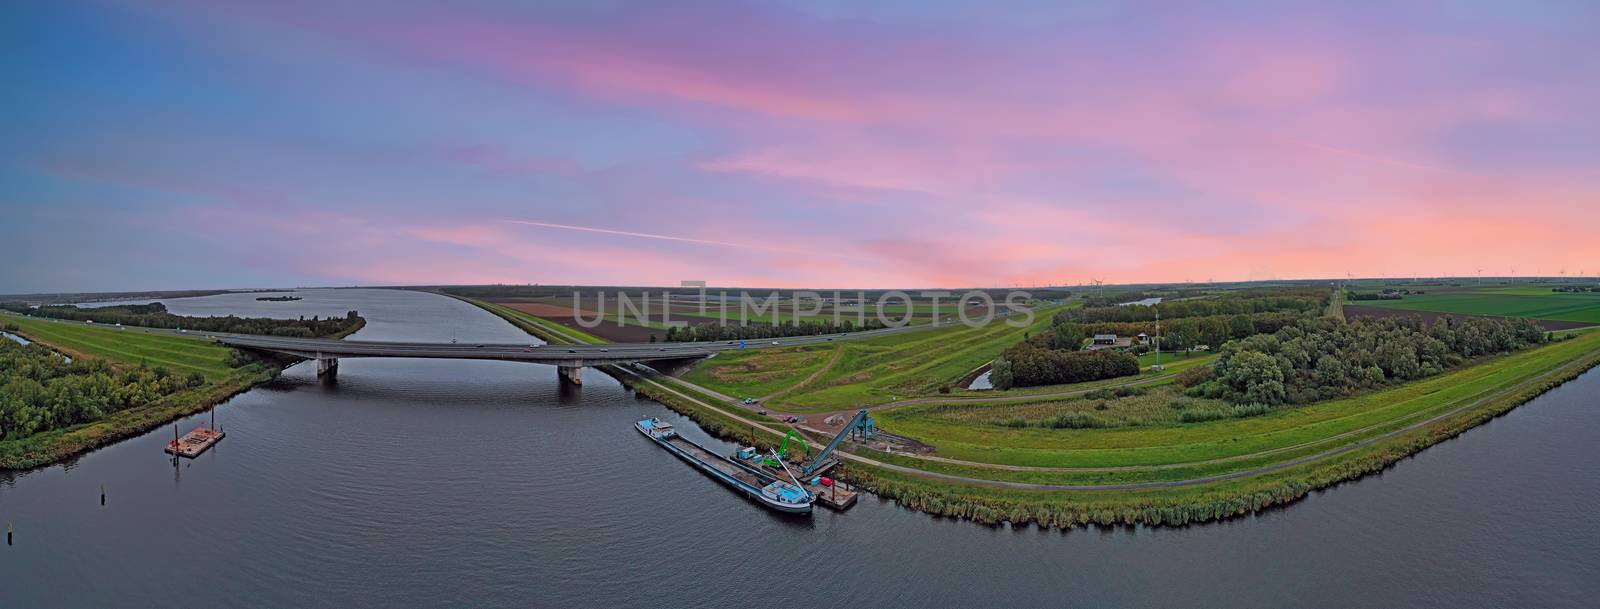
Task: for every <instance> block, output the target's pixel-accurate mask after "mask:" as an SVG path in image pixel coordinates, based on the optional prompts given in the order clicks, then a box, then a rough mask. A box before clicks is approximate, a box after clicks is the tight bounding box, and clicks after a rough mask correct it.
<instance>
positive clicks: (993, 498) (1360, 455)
mask: <svg viewBox="0 0 1600 609" xmlns="http://www.w3.org/2000/svg"><path fill="white" fill-rule="evenodd" d="M1597 366H1600V350H1596V351H1590V352H1588V353H1585V354H1583V355H1580V356H1578V357H1576V358H1574V359H1572V360H1568V361H1567V362H1565V363H1562V364H1559V365H1557V366H1556V367H1553V368H1551V369H1549V370H1547V371H1545V372H1543V373H1540V374H1538V375H1536V376H1533V377H1530V378H1528V379H1526V380H1524V381H1522V382H1520V383H1518V384H1517V385H1515V386H1513V387H1510V388H1507V389H1504V390H1502V391H1500V392H1499V393H1496V394H1491V395H1489V396H1486V397H1482V398H1479V399H1478V400H1475V401H1472V402H1470V403H1468V404H1466V405H1463V406H1461V407H1459V408H1457V409H1455V410H1452V411H1449V412H1446V413H1444V414H1441V415H1438V416H1435V417H1432V418H1430V419H1428V420H1425V421H1422V422H1420V423H1416V424H1413V425H1411V426H1407V427H1404V428H1401V429H1399V430H1395V431H1394V432H1391V433H1389V434H1387V435H1384V436H1379V437H1377V438H1373V439H1369V440H1367V441H1363V442H1358V443H1354V444H1348V445H1345V446H1341V447H1336V448H1334V449H1330V450H1329V451H1325V452H1322V453H1317V454H1315V455H1311V456H1309V457H1305V458H1300V459H1295V460H1291V461H1285V462H1280V463H1273V464H1268V465H1267V466H1264V467H1262V468H1257V469H1256V470H1246V471H1244V472H1236V473H1232V474H1229V475H1226V476H1222V477H1213V478H1214V479H1213V478H1200V479H1194V480H1180V481H1174V482H1172V483H1160V484H1154V485H1148V486H1147V485H1133V486H1131V487H1127V488H1123V485H1105V486H1103V487H1095V486H1093V485H1085V486H1084V487H1082V488H1076V489H1070V490H1068V489H1052V488H1050V485H1043V484H1030V483H1018V482H1010V481H1003V480H988V479H981V478H969V477H965V476H960V475H956V474H947V473H943V472H937V471H931V470H923V469H920V468H913V467H908V466H904V465H898V464H894V463H886V462H881V461H878V460H876V459H872V458H870V457H866V456H862V455H859V454H856V453H849V452H845V451H842V450H841V451H840V452H841V455H842V456H843V457H844V458H846V459H849V460H850V461H851V462H852V463H851V466H850V475H849V476H846V478H847V479H849V481H850V482H851V483H853V484H857V485H859V486H860V487H861V488H863V489H865V490H868V491H870V492H872V493H873V494H876V495H878V496H879V497H881V498H883V499H888V500H893V501H895V502H896V503H898V504H899V505H901V506H903V507H907V508H910V509H913V510H916V511H919V512H924V513H928V514H930V515H934V516H941V517H953V518H958V519H963V520H972V521H974V522H978V523H982V524H989V525H1000V524H1002V523H1005V524H1009V525H1012V526H1023V525H1028V524H1036V525H1039V526H1040V527H1042V528H1051V527H1055V528H1061V529H1068V528H1075V527H1078V526H1089V525H1095V526H1116V525H1123V526H1134V525H1151V526H1185V525H1189V524H1200V523H1206V522H1216V521H1220V520H1226V519H1229V518H1234V517H1240V516H1245V515H1250V514H1255V513H1259V512H1262V511H1265V510H1268V509H1274V508H1278V507H1282V506H1286V505H1289V504H1291V503H1294V502H1295V501H1299V500H1300V499H1303V498H1305V497H1306V496H1308V495H1309V494H1310V493H1311V492H1312V491H1317V490H1322V489H1327V488H1332V487H1334V486H1337V485H1339V484H1341V483H1344V482H1349V481H1354V480H1357V479H1360V478H1362V477H1364V476H1367V475H1369V474H1374V473H1379V472H1382V471H1383V470H1385V469H1387V468H1389V467H1392V466H1394V465H1395V464H1396V463H1398V462H1400V461H1401V460H1403V459H1405V458H1407V457H1410V456H1412V455H1415V454H1417V453H1419V452H1421V451H1423V450H1425V449H1427V448H1428V447H1431V446H1433V445H1436V444H1438V443H1440V442H1443V441H1445V440H1448V439H1451V438H1454V437H1456V436H1459V435H1461V434H1462V433H1465V432H1466V431H1468V430H1470V429H1472V428H1475V427H1477V426H1479V425H1481V424H1483V423H1485V422H1488V421H1490V420H1493V419H1494V418H1497V417H1499V416H1502V415H1504V414H1506V413H1508V412H1510V411H1512V410H1515V409H1516V408H1517V407H1518V406H1521V405H1522V404H1525V403H1527V402H1530V401H1532V400H1533V399H1535V398H1537V397H1539V396H1540V395H1543V394H1544V393H1546V392H1548V391H1550V390H1551V389H1554V388H1556V387H1559V386H1561V385H1563V384H1565V383H1567V382H1568V381H1571V380H1573V379H1575V378H1577V377H1579V376H1581V375H1583V374H1585V373H1587V372H1589V371H1590V370H1593V369H1595V368H1596V367H1597ZM608 374H609V375H610V376H613V377H614V378H617V379H618V380H619V381H620V382H622V383H623V384H624V386H626V387H628V388H629V389H632V390H634V391H636V392H637V393H639V394H642V395H644V396H645V397H648V398H650V399H653V400H655V401H657V402H659V403H661V404H662V405H664V406H666V407H667V408H669V409H671V410H673V411H675V412H678V413H679V414H682V415H684V416H687V417H689V418H690V419H691V420H694V421H695V422H696V423H697V424H699V425H700V426H701V427H702V428H704V429H705V430H706V431H707V432H708V433H711V434H712V435H714V436H717V437H719V438H721V439H724V440H734V441H738V442H750V441H751V440H755V441H754V442H751V443H754V444H757V445H758V446H762V447H763V448H764V447H765V445H766V444H768V443H771V444H773V445H776V443H777V441H778V438H779V437H781V435H782V434H783V433H784V432H785V431H786V430H787V429H788V428H787V427H784V428H783V429H781V430H780V429H773V428H771V427H768V425H767V424H765V422H757V421H751V420H749V419H746V418H744V417H743V416H740V414H739V413H732V412H728V411H726V410H724V409H723V408H721V407H719V406H717V405H713V404H710V403H707V402H706V401H704V400H703V399H702V398H701V397H693V396H689V395H684V394H682V393H680V392H678V391H677V390H676V389H674V388H672V387H669V386H667V385H665V384H661V383H659V382H656V381H655V380H654V379H650V378H647V377H644V376H642V375H638V374H637V373H633V372H631V371H628V372H627V376H623V375H619V374H612V373H608ZM628 377H633V378H628ZM695 393H698V392H695ZM674 394H676V395H674ZM702 397H703V396H702ZM686 402H689V403H686ZM758 429H759V430H761V431H763V432H766V433H765V434H762V435H757V434H756V430H758ZM807 435H808V436H809V435H812V434H807ZM763 440H765V441H763Z"/></svg>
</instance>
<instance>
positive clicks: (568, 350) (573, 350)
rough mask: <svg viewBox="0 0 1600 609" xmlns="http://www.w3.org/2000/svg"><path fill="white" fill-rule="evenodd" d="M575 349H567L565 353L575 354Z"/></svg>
mask: <svg viewBox="0 0 1600 609" xmlns="http://www.w3.org/2000/svg"><path fill="white" fill-rule="evenodd" d="M577 352H578V350H577V349H567V353H577Z"/></svg>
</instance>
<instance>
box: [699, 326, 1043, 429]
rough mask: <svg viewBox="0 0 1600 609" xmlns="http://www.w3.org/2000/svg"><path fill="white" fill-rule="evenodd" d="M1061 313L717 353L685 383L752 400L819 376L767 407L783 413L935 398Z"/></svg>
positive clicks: (700, 366)
mask: <svg viewBox="0 0 1600 609" xmlns="http://www.w3.org/2000/svg"><path fill="white" fill-rule="evenodd" d="M1074 306H1075V305H1074ZM1061 309H1062V306H1056V307H1051V308H1049V309H1040V310H1037V311H1035V316H1034V321H1033V323H1032V324H1031V325H1029V326H1028V327H1027V328H1020V329H1019V328H1013V327H1011V326H1009V325H1006V324H1005V323H1004V322H1003V321H1001V320H996V321H995V322H994V323H991V324H989V325H987V326H982V327H978V328H971V327H967V326H965V325H952V326H948V327H942V328H933V329H928V330H924V331H920V332H906V333H901V334H892V335H888V336H881V337H876V338H871V339H867V340H860V341H841V342H839V343H838V344H836V345H831V346H809V347H797V348H785V349H760V350H751V351H735V352H723V353H721V354H718V355H717V357H714V358H711V359H708V360H705V361H704V362H701V363H700V364H698V365H696V366H695V367H694V368H693V369H692V370H691V371H690V372H689V373H688V374H687V375H686V376H685V378H686V380H689V381H690V382H693V383H695V384H698V385H701V386H704V387H707V388H710V389H713V390H716V391H718V392H721V393H724V394H727V395H730V396H735V397H758V396H763V395H766V394H767V393H770V392H772V391H775V390H780V389H782V388H784V387H785V386H786V385H797V384H799V383H800V382H801V381H803V380H805V379H807V378H809V377H811V376H812V375H813V374H814V373H817V372H818V371H819V370H820V371H821V373H820V374H818V375H817V376H816V378H815V379H814V380H812V381H811V382H810V383H808V384H806V385H805V386H803V387H799V388H797V389H794V390H792V391H788V392H786V393H784V394H783V395H781V396H779V397H777V398H776V399H775V401H774V402H773V403H771V404H770V406H771V407H772V408H774V409H777V410H784V411H790V412H824V411H829V410H839V409H844V408H850V407H856V406H862V405H866V404H876V403H882V402H889V401H893V400H896V399H903V398H907V397H915V396H925V395H936V394H937V393H938V391H939V388H940V387H941V386H945V385H950V384H953V383H955V382H956V381H958V380H960V379H961V377H963V376H965V375H966V374H967V373H969V372H971V371H973V370H976V369H977V368H979V367H980V366H983V365H984V364H987V363H989V362H990V361H992V360H994V358H995V357H996V356H998V355H999V354H1000V352H1001V351H1004V350H1005V349H1006V347H1009V346H1011V345H1013V344H1016V342H1017V341H1019V340H1021V339H1022V336H1023V334H1024V333H1026V332H1038V331H1040V330H1042V329H1045V328H1047V327H1049V324H1050V317H1051V316H1052V315H1054V314H1055V313H1056V312H1057V311H1060V310H1061ZM835 349H838V350H839V351H838V353H837V354H835V353H834V350H835ZM797 353H800V354H805V355H804V356H803V357H797V356H796V355H795V354H797ZM835 355H837V357H836V358H835ZM829 362H832V365H831V366H828V363H829Z"/></svg>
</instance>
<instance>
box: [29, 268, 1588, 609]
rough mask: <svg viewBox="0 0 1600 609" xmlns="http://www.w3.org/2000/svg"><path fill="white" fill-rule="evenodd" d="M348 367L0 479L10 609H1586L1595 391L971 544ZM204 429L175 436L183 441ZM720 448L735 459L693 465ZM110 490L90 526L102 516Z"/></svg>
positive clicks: (566, 410) (439, 306)
mask: <svg viewBox="0 0 1600 609" xmlns="http://www.w3.org/2000/svg"><path fill="white" fill-rule="evenodd" d="M297 294H299V295H301V296H303V297H304V298H305V299H304V300H301V301H295V302H257V301H255V300H254V296H250V297H248V299H240V298H239V297H237V296H235V295H222V296H211V297H204V298H196V299H182V300H172V301H167V302H168V305H169V307H170V308H171V309H172V310H173V311H174V312H177V313H185V312H193V311H201V310H217V309H218V308H219V307H221V305H218V304H217V303H216V302H215V301H216V300H218V299H235V300H232V301H230V304H229V305H228V307H231V309H230V310H229V311H228V312H233V313H239V314H249V315H260V314H266V313H268V312H273V313H276V314H279V315H299V314H302V312H306V314H313V313H315V314H323V315H326V314H336V315H337V314H342V313H343V312H344V311H346V310H349V309H352V308H353V309H358V310H360V311H361V312H362V314H363V315H364V316H366V317H367V318H368V319H369V323H368V325H367V326H366V327H365V328H364V329H362V330H361V331H360V332H359V333H358V334H357V335H356V336H355V338H357V339H361V340H417V341H428V340H448V339H451V338H456V339H459V340H462V341H485V342H488V341H505V342H512V341H523V340H528V339H527V338H526V337H525V336H524V335H523V334H522V333H521V332H520V331H518V330H516V329H514V328H513V327H511V326H510V325H509V324H506V323H504V322H503V321H501V320H499V319H498V318H495V317H493V316H491V315H489V314H487V313H485V312H482V311H480V310H478V309H476V308H474V307H472V306H470V305H467V304H465V303H461V302H459V301H455V300H453V299H448V298H444V297H440V296H436V295H431V294H424V293H418V292H404V291H388V290H301V291H299V292H297ZM584 380H585V385H584V386H583V387H582V388H568V387H564V386H562V385H561V384H560V383H559V382H558V381H557V380H556V373H555V371H554V369H552V368H551V367H548V366H540V365H533V364H518V363H508V362H475V361H436V360H383V359H372V360H364V359H352V360H347V361H345V362H342V363H341V365H340V370H339V376H338V379H337V382H335V383H324V382H320V381H318V380H317V379H316V377H315V366H314V365H304V364H303V365H298V366H295V367H292V368H290V369H289V370H288V371H286V372H285V374H284V375H283V376H282V377H281V378H280V379H278V380H277V381H275V382H273V383H271V384H268V385H265V386H262V387H259V388H257V389H254V390H252V391H249V392H247V393H244V394H242V395H240V396H237V397H235V398H234V399H233V400H231V401H229V402H228V403H226V404H224V405H222V406H221V407H219V408H218V410H217V418H218V422H220V423H221V424H222V425H223V427H224V429H225V430H226V431H227V433H228V437H227V438H226V439H224V440H223V441H222V442H221V443H220V444H218V445H217V446H216V447H215V448H213V449H212V450H211V451H210V452H208V453H206V454H204V455H202V456H201V457H200V458H199V459H196V460H194V461H192V462H190V461H185V462H184V463H183V464H182V465H180V466H179V467H177V468H174V467H173V466H172V464H171V462H170V460H169V459H168V457H167V456H166V455H165V454H163V453H162V450H161V449H162V445H163V443H164V442H165V441H166V440H167V439H168V438H169V437H170V435H171V433H172V432H171V428H170V427H166V428H163V429H160V430H157V431H155V432H152V433H150V434H147V435H144V436H142V437H138V438H134V439H130V440H127V441H124V442H121V443H118V444H115V445H112V446H109V447H106V448H103V449H101V450H98V451H95V452H92V453H89V454H87V455H84V456H82V457H80V458H77V459H74V460H71V461H69V462H66V463H63V464H59V465H55V466H52V467H48V468H44V469H39V470H34V471H31V472H26V473H21V474H0V520H5V521H9V522H12V523H14V526H15V543H14V545H12V546H9V547H8V546H0V607H97V606H120V607H179V606H187V607H193V606H201V607H205V606H241V607H245V606H252V607H357V606H391V607H455V606H472V607H743V606H756V607H773V606H783V607H795V606H816V607H833V606H844V607H933V606H937V607H997V606H1013V605H1015V606H1052V607H1063V606H1083V607H1112V606H1138V607H1154V606H1170V607H1177V606H1189V607H1192V606H1212V607H1215V606H1231V607H1282V606H1304V607H1352V606H1367V607H1398V606H1408V607H1425V606H1449V607H1508V606H1521V607H1585V606H1593V602H1594V599H1595V598H1600V552H1597V551H1596V550H1595V548H1600V519H1597V518H1595V515H1596V513H1597V508H1596V506H1600V465H1597V463H1600V461H1597V460H1596V459H1595V458H1594V457H1595V455H1596V451H1595V444H1594V438H1596V437H1600V408H1597V407H1596V406H1597V404H1596V396H1600V371H1591V372H1589V373H1588V374H1585V375H1584V376H1582V377H1581V378H1579V379H1578V380H1576V381H1574V382H1572V383H1568V384H1567V385H1565V386H1563V387H1561V388H1558V389H1556V390H1554V391H1552V392H1550V393H1547V394H1545V395H1544V396H1541V397H1540V398H1538V399H1536V400H1534V401H1533V402H1531V403H1529V404H1527V405H1524V406H1523V407H1521V408H1518V409H1516V410H1515V411H1513V412H1511V413H1510V414H1508V415H1507V416H1505V417H1502V418H1500V419H1497V420H1495V421H1493V422H1490V423H1488V424H1487V425H1484V426H1482V427H1480V428H1477V429H1474V430H1472V431H1469V432H1468V433H1466V434H1465V435H1463V436H1461V437H1459V438H1457V439H1455V440H1451V441H1448V442H1445V443H1443V444H1441V445H1439V446H1436V447H1433V448H1431V449H1428V450H1426V451H1424V452H1422V453H1421V454H1419V455H1417V456H1416V457H1414V458H1411V459H1407V460H1405V461H1402V462H1401V463H1399V464H1398V465H1397V466H1395V467H1394V468H1392V469H1390V470H1389V471H1387V472H1385V473H1383V474H1382V475H1379V476H1371V477H1367V478H1365V479H1362V480H1360V481H1357V482H1353V483H1347V484H1343V485H1339V486H1337V487H1335V488H1332V489H1329V490H1327V491H1323V492H1318V493H1314V494H1313V495H1312V496H1311V497H1309V498H1307V499H1306V500H1304V501H1301V502H1298V503H1296V504H1293V505H1291V506H1288V507H1286V508H1280V509H1275V510H1272V511H1269V512H1266V513H1263V514H1260V515H1255V516H1249V517H1244V518H1239V519H1235V520H1231V521H1228V522H1224V523H1218V524H1207V525H1200V526H1190V527H1183V528H1144V527H1141V528H1109V529H1076V530H1071V531H1066V532H1062V531H1058V530H1048V531H1047V530H1039V529H1037V528H1033V527H1026V528H1019V529H1011V528H1006V527H988V526H982V525H977V524H973V523H970V522H961V521H954V520H949V519H939V518H933V517H930V516H927V515H924V514H921V513H916V512H912V511H909V510H905V509H902V508H900V507H898V506H896V505H894V504H893V503H890V502H885V501H881V500H877V499H873V498H870V497H869V498H867V499H866V500H865V501H863V502H862V503H861V504H859V505H857V506H856V507H855V508H854V509H852V510H851V511H849V512H846V513H843V514H840V513H835V512H831V511H829V510H826V509H820V508H819V510H818V511H817V513H816V514H814V515H813V516H811V517H810V518H803V519H795V518H792V517H783V516H779V515H776V514H773V513H770V512H768V511H766V510H763V509H761V508H760V507H758V506H756V505H754V504H753V503H751V502H749V501H747V500H745V499H743V498H741V497H738V496H736V495H734V494H733V493H731V492H730V491H729V490H727V489H725V488H724V487H722V486H720V485H718V484H715V483H714V482H712V481H711V480H710V479H708V478H706V477H705V476H704V475H702V474H701V473H699V472H698V471H696V470H693V469H691V468H690V467H688V466H687V465H685V464H684V463H682V462H680V461H678V460H677V459H674V458H672V457H671V456H669V455H668V454H666V453H665V452H664V451H663V450H662V449H661V448H659V447H657V446H655V445H654V444H651V443H650V442H649V441H647V440H646V439H644V438H643V437H641V436H640V435H639V434H638V433H637V432H636V431H634V430H633V428H632V422H633V421H634V420H635V419H636V418H637V417H639V416H641V415H654V416H660V417H664V418H667V419H669V420H671V421H672V422H674V423H675V424H677V425H678V426H679V428H680V429H681V430H683V432H684V433H685V434H686V435H689V436H691V437H693V438H695V439H697V440H703V441H704V440H707V438H705V435H704V434H703V433H700V432H699V431H698V429H697V428H695V427H694V425H693V424H692V423H690V422H688V421H686V420H684V419H682V418H681V417H678V416H676V415H674V414H672V413H671V412H670V411H668V410H666V409H665V408H664V407H662V406H660V405H658V404H656V403H654V402H650V401H647V400H641V399H638V398H635V397H634V396H633V395H631V394H630V392H628V391H627V390H626V389H624V388H623V387H621V386H620V385H619V384H618V383H617V382H616V381H614V380H612V379H610V378H608V377H606V376H605V375H603V374H599V373H590V374H586V375H584ZM205 416H206V415H203V414H202V415H199V416H195V417H190V418H189V419H187V420H184V421H182V422H180V427H182V428H184V429H188V428H191V427H193V426H194V425H196V424H198V423H200V422H201V421H203V420H204V419H205ZM712 444H714V445H716V446H720V447H728V446H730V445H728V444H726V443H721V442H714V441H713V442H712ZM102 484H104V485H106V488H107V504H106V505H105V506H103V507H102V506H101V505H100V487H101V485H102Z"/></svg>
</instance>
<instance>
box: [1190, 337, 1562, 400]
mask: <svg viewBox="0 0 1600 609" xmlns="http://www.w3.org/2000/svg"><path fill="white" fill-rule="evenodd" d="M1546 340H1547V338H1546V335H1545V333H1544V331H1543V330H1542V329H1541V328H1540V327H1539V326H1538V325H1537V324H1535V323H1533V322H1532V321H1529V320H1527V319H1521V318H1514V319H1499V318H1482V317H1469V318H1459V319H1458V318H1452V317H1442V318H1439V320H1438V321H1436V322H1434V323H1432V324H1426V323H1424V322H1423V321H1422V319H1421V318H1420V317H1409V318H1384V319H1371V318H1363V319H1358V320H1355V321H1351V322H1348V323H1346V322H1341V321H1338V320H1334V319H1325V318H1324V319H1306V320H1302V321H1300V322H1298V323H1296V324H1295V325H1293V326H1290V327H1287V328H1283V329H1281V330H1279V331H1277V332H1276V333H1273V334H1262V335H1257V336H1252V337H1249V338H1245V339H1242V340H1234V341H1230V342H1228V343H1227V344H1225V345H1223V347H1222V349H1221V350H1220V355H1219V356H1218V358H1217V363H1216V364H1215V366H1214V367H1213V370H1212V373H1211V376H1210V378H1195V377H1193V376H1191V377H1190V378H1186V379H1181V380H1183V381H1184V384H1187V385H1192V386H1191V387H1190V388H1189V389H1188V393H1189V394H1190V395H1192V396H1195V397H1209V398H1222V399H1226V400H1228V401H1231V402H1233V403H1236V404H1262V405H1266V406H1275V405H1278V404H1305V403H1310V402H1315V401H1319V400H1326V399H1332V398H1337V397H1343V396H1348V395H1350V394H1353V393H1356V392H1359V391H1363V390H1367V389H1372V388H1376V387H1381V386H1384V385H1387V384H1391V383H1399V382H1404V381H1408V380H1412V379H1418V378H1422V377H1427V376H1432V375H1435V374H1439V373H1440V372H1443V371H1445V370H1448V369H1450V368H1454V367H1456V366H1460V365H1461V364H1463V363H1465V362H1466V361H1468V360H1469V359H1470V358H1474V357H1479V356H1484V355H1493V354H1497V353H1506V352H1510V351H1516V350H1519V349H1523V348H1526V347H1528V346H1531V345H1537V344H1540V343H1543V342H1545V341H1546Z"/></svg>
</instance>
